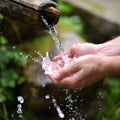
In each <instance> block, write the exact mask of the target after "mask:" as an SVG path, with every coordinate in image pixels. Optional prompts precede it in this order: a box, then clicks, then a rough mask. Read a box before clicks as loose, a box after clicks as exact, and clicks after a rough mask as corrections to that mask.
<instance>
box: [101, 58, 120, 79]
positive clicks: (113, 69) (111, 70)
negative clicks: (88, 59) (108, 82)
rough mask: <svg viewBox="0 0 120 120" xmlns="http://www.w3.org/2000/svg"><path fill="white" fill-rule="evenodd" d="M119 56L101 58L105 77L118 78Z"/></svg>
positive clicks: (119, 69) (119, 68)
mask: <svg viewBox="0 0 120 120" xmlns="http://www.w3.org/2000/svg"><path fill="white" fill-rule="evenodd" d="M119 60H120V56H108V57H106V56H105V57H102V63H103V65H102V66H103V67H102V68H103V70H104V72H105V73H106V75H105V76H106V77H116V76H120V74H119V71H120V61H119Z"/></svg>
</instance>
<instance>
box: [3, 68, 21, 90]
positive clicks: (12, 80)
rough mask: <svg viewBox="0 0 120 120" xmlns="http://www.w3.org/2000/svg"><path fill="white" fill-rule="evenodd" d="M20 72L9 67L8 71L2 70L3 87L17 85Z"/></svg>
mask: <svg viewBox="0 0 120 120" xmlns="http://www.w3.org/2000/svg"><path fill="white" fill-rule="evenodd" d="M18 77H19V76H18V73H17V72H16V71H14V70H13V69H8V70H7V71H4V72H2V79H1V85H2V86H3V87H11V88H13V87H15V85H16V80H17V79H18Z"/></svg>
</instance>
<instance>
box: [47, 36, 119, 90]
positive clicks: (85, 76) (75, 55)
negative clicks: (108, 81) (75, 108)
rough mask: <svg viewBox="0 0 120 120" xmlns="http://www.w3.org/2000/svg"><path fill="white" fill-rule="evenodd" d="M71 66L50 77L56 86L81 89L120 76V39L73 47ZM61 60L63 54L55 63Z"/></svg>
mask: <svg viewBox="0 0 120 120" xmlns="http://www.w3.org/2000/svg"><path fill="white" fill-rule="evenodd" d="M66 53H67V54H68V56H69V57H70V58H72V61H71V62H70V63H69V65H66V66H64V67H61V68H59V69H58V70H57V72H56V74H49V75H48V77H49V78H50V79H51V80H52V81H53V83H54V84H57V85H61V86H67V87H70V88H73V89H80V88H84V87H87V86H90V85H92V84H94V83H96V82H98V81H100V80H102V79H104V78H106V77H112V76H118V77H119V76H120V74H119V71H120V37H117V38H115V39H113V40H111V41H109V42H106V43H103V44H92V43H83V44H79V43H78V44H76V45H73V46H72V47H71V48H70V49H69V50H68V51H66ZM60 59H61V54H60V55H58V56H56V57H55V58H54V61H55V62H56V61H57V60H60Z"/></svg>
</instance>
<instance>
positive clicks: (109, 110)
mask: <svg viewBox="0 0 120 120" xmlns="http://www.w3.org/2000/svg"><path fill="white" fill-rule="evenodd" d="M105 82H106V84H107V89H106V90H105V91H103V94H104V97H105V101H106V102H105V106H104V108H103V111H102V113H101V114H100V116H99V120H101V119H102V118H104V120H119V119H120V79H118V78H109V79H106V81H105Z"/></svg>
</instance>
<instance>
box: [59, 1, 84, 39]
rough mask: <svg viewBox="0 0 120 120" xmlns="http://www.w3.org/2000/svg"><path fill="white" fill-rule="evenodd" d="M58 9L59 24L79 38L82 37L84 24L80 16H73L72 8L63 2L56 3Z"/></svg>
mask: <svg viewBox="0 0 120 120" xmlns="http://www.w3.org/2000/svg"><path fill="white" fill-rule="evenodd" d="M58 9H59V10H60V12H61V21H60V22H61V24H62V25H63V26H64V27H66V28H68V29H69V30H71V31H73V32H76V33H77V34H78V35H80V36H81V37H84V34H83V31H84V23H83V21H82V20H81V18H80V16H78V15H73V12H74V10H73V8H72V7H71V6H70V5H68V4H66V3H64V2H63V1H58Z"/></svg>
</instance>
